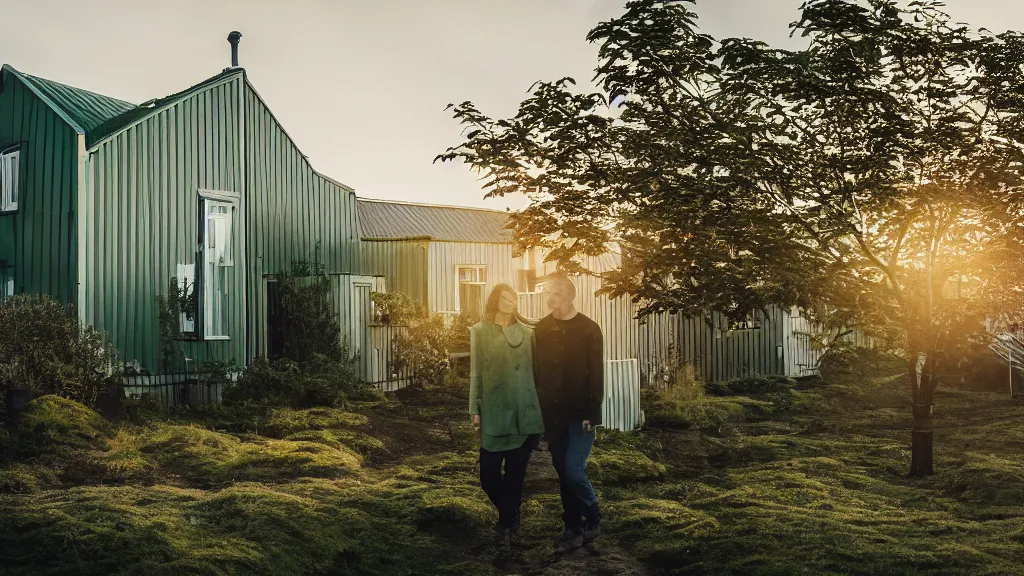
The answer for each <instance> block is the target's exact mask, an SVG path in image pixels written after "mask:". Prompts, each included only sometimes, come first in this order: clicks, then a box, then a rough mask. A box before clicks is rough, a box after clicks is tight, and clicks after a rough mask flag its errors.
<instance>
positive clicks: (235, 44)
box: [228, 30, 242, 68]
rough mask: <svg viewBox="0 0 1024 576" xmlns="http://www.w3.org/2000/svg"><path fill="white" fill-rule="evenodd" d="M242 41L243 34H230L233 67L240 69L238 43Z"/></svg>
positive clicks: (237, 32) (235, 32)
mask: <svg viewBox="0 0 1024 576" xmlns="http://www.w3.org/2000/svg"><path fill="white" fill-rule="evenodd" d="M241 39H242V33H241V32H239V31H237V30H236V31H234V32H232V33H231V34H228V42H230V43H231V67H232V68H238V41H239V40H241Z"/></svg>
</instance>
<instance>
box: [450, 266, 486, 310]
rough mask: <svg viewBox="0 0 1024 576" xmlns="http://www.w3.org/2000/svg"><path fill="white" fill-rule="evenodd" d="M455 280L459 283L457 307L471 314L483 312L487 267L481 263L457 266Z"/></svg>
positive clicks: (456, 298)
mask: <svg viewBox="0 0 1024 576" xmlns="http://www.w3.org/2000/svg"><path fill="white" fill-rule="evenodd" d="M455 280H456V284H457V285H458V291H456V293H455V309H456V310H457V311H459V312H468V313H470V314H476V315H481V314H483V311H484V286H485V285H486V284H487V267H486V266H481V265H460V266H456V267H455Z"/></svg>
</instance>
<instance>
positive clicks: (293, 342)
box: [278, 262, 347, 362]
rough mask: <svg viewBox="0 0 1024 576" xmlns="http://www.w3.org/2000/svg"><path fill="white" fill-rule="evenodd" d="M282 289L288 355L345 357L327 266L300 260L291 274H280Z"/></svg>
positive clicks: (297, 358)
mask: <svg viewBox="0 0 1024 576" xmlns="http://www.w3.org/2000/svg"><path fill="white" fill-rule="evenodd" d="M278 290H279V291H280V295H281V308H280V311H279V312H280V315H281V338H282V345H283V353H284V357H285V358H291V359H292V360H295V361H297V362H305V361H307V360H312V359H313V358H315V357H317V356H323V357H326V358H328V359H331V360H334V361H337V362H340V361H342V360H344V359H345V358H346V357H347V356H345V355H344V354H343V350H342V347H341V328H340V327H339V326H338V315H337V313H336V312H335V311H334V307H333V306H332V305H331V282H330V280H329V279H328V278H327V275H326V274H324V272H323V266H318V265H317V266H314V265H310V264H309V263H305V262H298V263H296V264H295V265H293V266H292V271H291V273H290V274H289V273H284V272H282V273H279V274H278Z"/></svg>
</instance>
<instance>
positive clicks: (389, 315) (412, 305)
mask: <svg viewBox="0 0 1024 576" xmlns="http://www.w3.org/2000/svg"><path fill="white" fill-rule="evenodd" d="M370 300H372V301H373V305H374V321H376V322H379V323H381V324H384V325H386V326H407V325H408V324H409V321H410V320H411V319H413V318H414V317H416V315H417V314H418V308H419V305H418V304H417V303H416V302H415V301H414V300H413V299H411V298H409V297H408V296H407V295H406V294H405V293H404V292H374V293H373V294H370Z"/></svg>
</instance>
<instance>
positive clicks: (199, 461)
mask: <svg viewBox="0 0 1024 576" xmlns="http://www.w3.org/2000/svg"><path fill="white" fill-rule="evenodd" d="M141 452H142V453H144V454H146V455H148V456H149V457H151V458H152V459H153V460H154V461H155V462H156V464H157V466H158V467H159V468H160V470H161V472H163V473H165V474H172V475H175V476H178V477H181V478H183V479H185V480H187V481H189V482H193V483H197V484H201V485H215V484H224V483H228V482H241V481H266V482H283V481H288V480H291V479H294V478H298V477H303V476H309V477H323V478H333V477H338V476H341V475H343V474H347V473H351V472H353V471H355V470H357V469H358V468H359V465H360V458H359V456H358V455H357V454H355V453H354V452H352V451H351V450H349V449H347V448H345V447H344V446H342V447H339V448H334V447H331V446H327V445H324V444H320V443H314V442H296V441H290V440H264V441H261V442H242V441H241V440H239V439H238V438H237V437H235V436H231V435H228V434H222V433H219V432H211V431H209V430H204V429H202V428H199V427H196V426H174V425H164V426H160V427H157V428H156V429H154V430H152V431H151V432H150V433H149V436H148V437H147V438H146V439H145V441H144V443H143V445H142V446H141Z"/></svg>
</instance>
